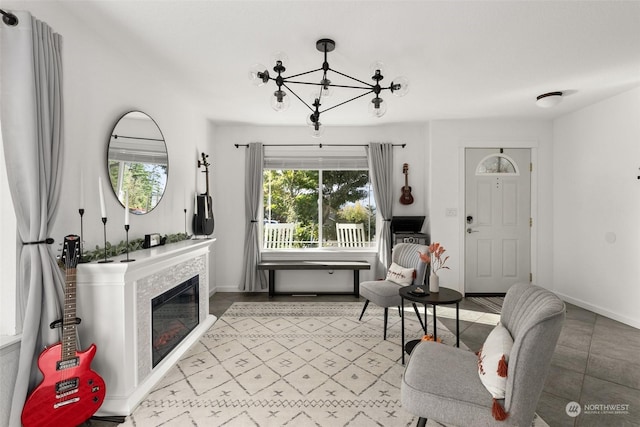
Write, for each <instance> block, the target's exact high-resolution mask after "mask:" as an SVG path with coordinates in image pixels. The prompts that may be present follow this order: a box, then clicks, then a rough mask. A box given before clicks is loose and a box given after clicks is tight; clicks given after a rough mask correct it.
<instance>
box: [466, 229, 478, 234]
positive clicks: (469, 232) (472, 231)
mask: <svg viewBox="0 0 640 427" xmlns="http://www.w3.org/2000/svg"><path fill="white" fill-rule="evenodd" d="M479 231H480V230H472V229H471V227H469V228H467V233H468V234H471V233H478V232H479Z"/></svg>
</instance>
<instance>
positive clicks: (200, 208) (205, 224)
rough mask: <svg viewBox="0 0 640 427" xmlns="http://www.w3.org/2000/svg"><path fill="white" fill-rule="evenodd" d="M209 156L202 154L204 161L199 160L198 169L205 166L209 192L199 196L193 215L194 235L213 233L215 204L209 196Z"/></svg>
mask: <svg viewBox="0 0 640 427" xmlns="http://www.w3.org/2000/svg"><path fill="white" fill-rule="evenodd" d="M207 157H209V155H208V154H204V153H202V160H198V169H199V168H201V167H203V166H204V173H205V176H206V181H207V192H206V193H204V194H198V196H197V198H196V211H195V213H194V215H193V233H194V234H196V235H205V236H208V235H210V234H212V233H213V228H214V221H213V203H212V200H211V196H210V195H209V165H210V163H209V162H207Z"/></svg>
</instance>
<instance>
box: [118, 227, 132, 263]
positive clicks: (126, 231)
mask: <svg viewBox="0 0 640 427" xmlns="http://www.w3.org/2000/svg"><path fill="white" fill-rule="evenodd" d="M124 231H125V233H126V234H127V259H123V260H122V261H120V262H132V261H135V259H129V224H125V225H124Z"/></svg>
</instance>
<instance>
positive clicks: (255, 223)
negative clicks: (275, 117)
mask: <svg viewBox="0 0 640 427" xmlns="http://www.w3.org/2000/svg"><path fill="white" fill-rule="evenodd" d="M263 164H264V149H263V148H262V144H261V143H259V142H252V143H250V144H249V148H247V153H246V158H245V176H246V177H247V178H246V181H245V185H244V187H245V191H244V212H245V218H246V221H247V225H246V227H245V241H244V268H243V270H242V281H241V283H240V289H241V290H244V291H256V290H258V289H265V288H266V287H267V276H266V274H265V272H264V270H258V269H257V265H258V263H259V262H260V242H261V239H260V223H259V217H260V204H261V202H262V166H263Z"/></svg>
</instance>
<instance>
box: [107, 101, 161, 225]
mask: <svg viewBox="0 0 640 427" xmlns="http://www.w3.org/2000/svg"><path fill="white" fill-rule="evenodd" d="M107 160H108V165H107V167H108V168H109V178H110V181H111V187H112V188H113V192H114V193H115V195H116V197H117V198H118V200H119V201H120V203H122V206H126V203H127V196H128V199H129V200H128V202H129V211H130V212H131V213H133V214H138V215H141V214H145V213H147V212H150V211H152V210H153V208H155V207H156V206H157V205H158V203H160V199H162V195H163V194H164V190H165V188H166V187H167V178H168V176H169V157H168V155H167V146H166V144H165V142H164V137H163V136H162V132H161V131H160V128H159V127H158V125H157V124H156V122H154V121H153V119H152V118H151V117H149V116H148V115H146V114H145V113H142V112H140V111H131V112H128V113H126V114H125V115H123V116H122V117H120V119H119V120H118V122H117V123H116V125H115V126H114V127H113V131H112V132H111V138H110V139H109V151H108V154H107Z"/></svg>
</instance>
